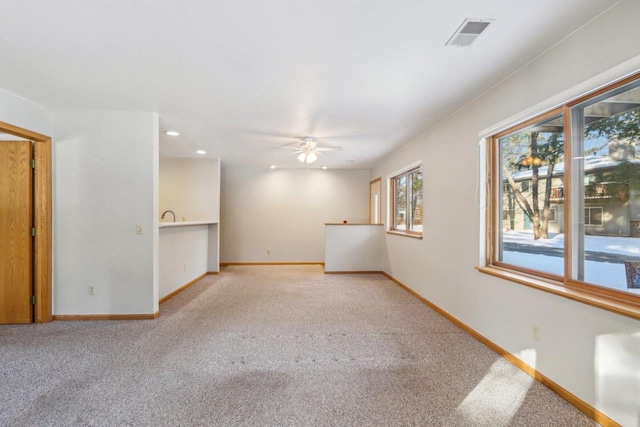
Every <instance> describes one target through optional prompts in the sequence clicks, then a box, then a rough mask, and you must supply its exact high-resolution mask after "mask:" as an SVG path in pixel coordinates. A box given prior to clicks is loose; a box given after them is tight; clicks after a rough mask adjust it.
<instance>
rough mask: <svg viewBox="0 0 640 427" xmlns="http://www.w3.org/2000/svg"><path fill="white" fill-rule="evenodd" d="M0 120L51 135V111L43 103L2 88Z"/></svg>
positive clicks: (0, 92) (0, 93)
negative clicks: (29, 99) (39, 103)
mask: <svg viewBox="0 0 640 427" xmlns="http://www.w3.org/2000/svg"><path fill="white" fill-rule="evenodd" d="M0 121H2V122H5V123H9V124H10V125H14V126H18V127H21V128H24V129H27V130H30V131H32V132H37V133H40V134H43V135H47V136H51V134H52V129H53V128H52V126H51V121H52V119H51V112H50V111H49V110H47V109H46V108H44V107H43V106H41V105H38V104H36V103H34V102H31V101H28V100H26V99H24V98H21V97H19V96H16V95H14V94H12V93H10V92H6V91H4V90H2V89H0Z"/></svg>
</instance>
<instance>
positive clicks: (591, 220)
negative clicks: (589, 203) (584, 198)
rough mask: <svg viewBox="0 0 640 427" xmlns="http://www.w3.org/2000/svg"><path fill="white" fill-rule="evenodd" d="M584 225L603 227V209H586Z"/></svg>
mask: <svg viewBox="0 0 640 427" xmlns="http://www.w3.org/2000/svg"><path fill="white" fill-rule="evenodd" d="M584 225H602V208H600V207H597V208H584Z"/></svg>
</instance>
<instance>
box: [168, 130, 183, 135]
mask: <svg viewBox="0 0 640 427" xmlns="http://www.w3.org/2000/svg"><path fill="white" fill-rule="evenodd" d="M165 133H166V134H167V135H171V136H178V135H180V134H179V133H178V132H176V131H175V130H168V131H166V132H165Z"/></svg>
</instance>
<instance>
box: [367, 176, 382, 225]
mask: <svg viewBox="0 0 640 427" xmlns="http://www.w3.org/2000/svg"><path fill="white" fill-rule="evenodd" d="M378 181H380V197H379V198H378V215H380V218H379V220H380V222H379V223H378V224H382V177H381V176H379V177H377V178H376V179H374V180H373V181H370V182H369V224H371V223H372V222H371V221H372V220H373V218H372V217H371V186H372V185H373V184H375V183H376V182H378Z"/></svg>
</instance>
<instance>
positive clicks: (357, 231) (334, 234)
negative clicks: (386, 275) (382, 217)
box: [324, 224, 385, 272]
mask: <svg viewBox="0 0 640 427" xmlns="http://www.w3.org/2000/svg"><path fill="white" fill-rule="evenodd" d="M384 233H385V230H384V227H383V226H382V225H350V224H337V225H327V226H326V230H325V260H324V262H325V265H324V271H327V272H344V271H382V266H383V265H384V261H383V256H384V250H383V247H384V245H385V241H384Z"/></svg>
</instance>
